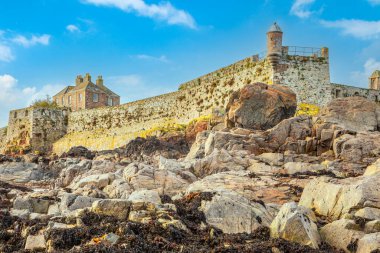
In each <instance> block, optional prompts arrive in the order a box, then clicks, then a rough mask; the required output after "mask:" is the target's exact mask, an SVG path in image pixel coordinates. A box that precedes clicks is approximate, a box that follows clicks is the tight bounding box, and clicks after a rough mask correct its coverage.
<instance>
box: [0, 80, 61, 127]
mask: <svg viewBox="0 0 380 253" xmlns="http://www.w3.org/2000/svg"><path fill="white" fill-rule="evenodd" d="M63 87H64V86H63V85H59V84H47V85H44V86H43V87H41V88H37V87H35V86H27V87H21V86H20V85H19V82H18V80H17V79H16V78H15V77H13V76H11V75H8V74H4V75H0V90H1V93H0V108H1V110H0V127H1V126H5V125H6V124H7V119H8V112H9V111H10V110H13V109H16V108H22V107H26V106H29V105H30V104H31V103H32V102H33V101H34V100H36V99H39V98H45V97H46V95H54V94H55V93H57V92H58V91H60V90H61V89H63ZM25 98H27V99H25Z"/></svg>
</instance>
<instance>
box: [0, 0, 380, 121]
mask: <svg viewBox="0 0 380 253" xmlns="http://www.w3.org/2000/svg"><path fill="white" fill-rule="evenodd" d="M0 10H1V12H2V15H1V18H0V108H1V110H0V126H3V125H6V121H7V117H8V110H10V109H14V108H21V107H25V106H27V105H28V104H30V103H31V102H32V101H33V100H34V99H36V98H40V97H44V96H45V95H46V94H50V95H54V93H56V92H57V91H59V90H60V89H62V88H63V87H64V86H67V85H71V84H73V82H74V79H75V76H76V75H77V74H85V73H87V72H89V73H91V74H92V76H93V78H96V76H97V75H99V74H102V75H103V77H104V79H105V81H106V85H108V86H109V87H110V88H111V89H113V90H114V91H115V92H117V93H119V94H120V95H121V97H122V102H128V101H132V100H135V99H140V98H144V97H149V96H153V95H157V94H161V93H164V92H169V91H174V90H176V89H177V87H178V85H179V84H180V83H182V82H185V81H188V80H191V79H193V78H195V77H197V76H200V75H203V74H205V73H208V72H210V71H213V70H216V69H218V68H220V67H223V66H225V65H229V64H231V63H233V62H235V61H237V60H240V59H242V58H245V57H247V56H250V55H253V54H256V53H260V52H262V51H264V50H265V32H266V30H267V29H268V27H269V26H270V25H271V23H272V22H274V21H277V22H278V23H279V24H280V26H281V27H282V29H283V31H284V44H285V45H296V46H312V47H322V46H327V47H329V48H330V57H331V79H332V81H334V82H338V83H346V84H352V85H356V86H361V87H367V77H368V75H369V74H370V73H371V72H372V71H373V70H374V69H380V15H379V13H380V0H346V1H343V0H335V1H333V0H168V1H164V2H163V1H160V0H64V1H62V0H33V1H30V0H3V1H0Z"/></svg>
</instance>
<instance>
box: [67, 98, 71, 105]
mask: <svg viewBox="0 0 380 253" xmlns="http://www.w3.org/2000/svg"><path fill="white" fill-rule="evenodd" d="M67 103H68V104H69V105H71V96H69V97H68V99H67Z"/></svg>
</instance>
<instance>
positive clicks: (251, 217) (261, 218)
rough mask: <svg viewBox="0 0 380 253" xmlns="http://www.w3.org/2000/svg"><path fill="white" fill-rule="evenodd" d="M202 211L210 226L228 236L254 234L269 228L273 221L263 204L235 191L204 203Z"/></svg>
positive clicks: (221, 192)
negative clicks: (262, 228) (258, 230)
mask: <svg viewBox="0 0 380 253" xmlns="http://www.w3.org/2000/svg"><path fill="white" fill-rule="evenodd" d="M200 209H201V210H202V211H203V212H204V214H205V217H206V221H207V223H208V224H210V225H212V226H215V227H217V228H219V229H221V230H222V231H223V232H224V233H228V234H236V233H252V232H253V231H255V230H256V229H257V228H258V227H260V226H266V227H268V226H269V225H270V223H271V222H272V220H273V217H272V215H271V213H270V212H269V211H268V210H267V209H266V207H265V205H264V204H263V203H258V202H254V201H250V200H248V199H247V198H245V197H243V196H242V195H240V194H238V193H236V192H233V191H226V190H222V191H219V192H217V193H216V194H215V195H214V196H213V197H212V199H211V201H202V206H201V208H200Z"/></svg>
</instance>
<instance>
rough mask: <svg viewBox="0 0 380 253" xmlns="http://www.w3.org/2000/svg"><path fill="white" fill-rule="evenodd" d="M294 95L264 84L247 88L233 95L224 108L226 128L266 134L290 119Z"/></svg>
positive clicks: (288, 90)
mask: <svg viewBox="0 0 380 253" xmlns="http://www.w3.org/2000/svg"><path fill="white" fill-rule="evenodd" d="M296 108H297V99H296V95H295V93H293V92H292V91H291V90H290V89H289V88H287V87H283V86H279V85H267V84H264V83H255V84H250V85H247V86H245V87H243V88H242V89H240V90H238V91H236V92H234V93H233V94H232V95H231V97H230V100H229V102H228V104H227V108H226V109H227V110H226V112H227V117H226V124H227V127H242V128H250V129H262V130H266V129H269V128H271V127H274V126H275V125H277V124H278V123H280V122H281V121H282V120H284V119H287V118H290V117H292V116H293V115H294V113H295V111H296Z"/></svg>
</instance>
